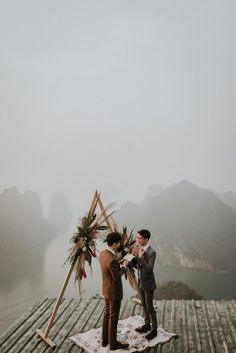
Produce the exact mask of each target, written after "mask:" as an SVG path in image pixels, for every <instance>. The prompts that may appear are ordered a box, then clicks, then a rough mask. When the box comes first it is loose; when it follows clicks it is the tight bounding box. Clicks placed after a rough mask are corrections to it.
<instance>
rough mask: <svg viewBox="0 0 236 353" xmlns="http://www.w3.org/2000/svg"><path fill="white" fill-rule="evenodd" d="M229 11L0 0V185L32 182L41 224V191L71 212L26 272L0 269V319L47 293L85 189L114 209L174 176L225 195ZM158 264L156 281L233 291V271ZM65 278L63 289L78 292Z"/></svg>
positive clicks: (231, 148)
mask: <svg viewBox="0 0 236 353" xmlns="http://www.w3.org/2000/svg"><path fill="white" fill-rule="evenodd" d="M235 10H236V3H235V1H233V0H225V1H224V2H222V1H220V0H207V1H206V0H204V1H203V0H198V1H192V0H178V1H176V0H165V1H163V0H162V1H150V0H147V1H140V0H135V1H134V0H130V1H123V0H122V1H104V0H100V1H93V0H91V1H79V0H76V1H73V0H68V1H61V0H51V1H45V0H41V1H29V0H21V1H16V0H11V1H0V50H1V55H0V163H1V174H0V193H2V191H4V190H5V189H6V188H9V187H12V186H16V187H17V188H18V190H19V192H20V193H22V194H23V193H24V192H25V191H26V190H31V191H33V192H35V193H36V194H37V195H38V196H39V200H40V203H41V204H42V208H43V214H44V217H45V220H42V219H41V218H40V222H44V221H45V222H46V218H47V217H48V213H49V204H50V200H51V197H52V195H53V194H54V193H58V192H59V193H62V194H63V195H64V196H65V198H66V200H68V205H69V206H68V207H70V208H71V211H72V213H73V220H72V223H71V225H70V230H69V231H67V232H66V231H65V233H66V234H64V233H63V234H60V237H55V238H54V239H53V240H50V241H48V244H46V243H45V248H44V250H41V251H42V253H40V252H38V257H39V259H38V262H37V263H36V260H34V261H35V263H34V264H33V263H32V264H31V270H32V271H31V272H32V273H33V274H32V276H31V277H32V278H31V277H30V273H26V276H25V277H24V276H23V275H22V276H19V281H18V282H17V281H15V280H12V279H10V276H9V279H8V282H9V283H5V282H4V281H2V288H1V300H2V302H1V307H0V309H1V310H3V308H4V307H6V311H5V314H4V317H3V320H2V321H1V322H0V324H1V325H2V326H0V331H1V330H3V329H5V327H6V326H7V325H8V324H10V322H12V321H14V320H15V319H16V318H17V317H18V315H19V314H20V313H22V312H24V311H25V310H26V308H27V307H28V306H29V305H30V304H31V303H34V302H35V299H36V298H38V297H40V296H45V297H46V296H47V297H49V296H57V293H58V292H59V290H60V287H61V285H62V283H63V281H64V277H65V275H66V273H67V270H68V266H64V267H63V263H64V261H65V259H66V256H67V248H68V245H69V238H70V237H71V235H72V234H73V232H74V230H75V229H76V224H77V221H78V218H79V217H81V216H83V215H84V213H85V212H86V211H87V210H88V208H89V206H90V203H91V199H92V197H93V193H94V191H95V190H96V189H98V190H99V191H101V198H102V200H103V202H104V204H107V203H109V202H113V201H117V202H118V207H119V205H120V204H122V203H124V202H126V201H127V200H132V201H134V202H136V203H137V204H139V203H140V202H141V201H143V200H144V198H145V196H146V195H147V191H148V188H149V187H150V185H152V184H156V183H158V184H159V185H161V186H162V187H163V188H167V187H168V186H170V185H172V184H173V183H178V182H180V181H181V180H188V181H190V182H192V183H194V184H196V185H198V186H199V187H200V188H207V189H211V190H216V191H217V192H225V191H227V190H231V191H233V192H234V193H236V144H235V138H236V119H235V112H236V99H235V98H236V97H235V92H236V67H235V62H236V49H235V33H236V22H235ZM157 188H158V187H157ZM16 193H17V192H16ZM232 195H233V194H232ZM232 195H231V196H232ZM19 197H20V196H19ZM232 197H233V196H232ZM234 201H235V199H234ZM13 203H14V202H13ZM217 205H218V203H216V206H217ZM217 207H218V206H217ZM222 207H223V206H222ZM29 209H30V206H29ZM209 209H210V207H209ZM227 210H228V209H227ZM227 210H226V211H227ZM226 211H225V209H224V211H222V212H223V213H222V214H225V212H226ZM212 212H213V211H212ZM227 212H228V213H230V212H231V213H232V212H233V211H232V210H228V211H227ZM227 212H226V213H227ZM39 213H40V212H39ZM228 213H227V214H228ZM37 215H38V214H37V212H36V216H37ZM11 217H12V214H11ZM37 217H38V216H37ZM37 217H36V219H38V218H37ZM220 217H221V214H220V215H219V219H221V218H220ZM153 218H155V217H153ZM233 218H234V216H233V215H232V217H231V218H230V219H233ZM1 219H2V220H4V214H2V218H1ZM16 219H17V217H16ZM19 219H20V218H19ZM227 220H228V218H227V219H226V220H225V224H228V223H227V222H228V221H227ZM8 221H9V224H11V218H10V217H9V219H8ZM40 222H39V224H41V223H40ZM26 223H27V222H26ZM167 223H168V222H167ZM6 224H7V223H6ZM12 225H13V226H16V227H17V226H18V223H17V222H16V223H15V224H14V222H12ZM27 226H28V224H27ZM3 229H4V227H3ZM32 229H34V227H33V226H32ZM40 229H41V228H39V229H38V233H36V234H40ZM232 229H233V230H232V232H231V228H230V230H229V231H228V233H227V232H225V234H226V235H229V236H232V234H234V233H233V232H234V229H235V228H234V227H233V226H232ZM7 231H9V232H8V233H9V234H10V230H9V229H7ZM223 231H226V229H225V228H224V229H223ZM8 233H7V232H6V234H8ZM16 233H17V232H16ZM16 233H14V232H12V234H11V235H12V239H11V241H12V244H14V235H15V234H16ZM23 233H24V232H23ZM49 233H50V232H49ZM231 233H232V234H231ZM180 234H182V233H181V232H180ZM18 235H19V234H18ZM2 236H3V238H1V239H4V236H5V234H1V237H2ZM18 238H19V239H18V241H19V243H20V235H19V237H18ZM229 239H231V238H229ZM5 240H6V244H5V245H8V244H7V241H8V240H9V239H8V238H6V239H5ZM9 244H10V243H9ZM229 244H230V243H229ZM229 244H228V246H229V248H230V245H229ZM103 245H104V244H103ZM29 246H30V245H29ZM220 246H221V245H219V247H220ZM9 248H10V246H9ZM10 249H11V248H10ZM16 251H17V249H16ZM34 251H35V250H34ZM5 253H6V252H5V250H3V255H4V256H5V255H6V256H8V253H6V254H5ZM10 253H11V252H10ZM33 255H34V252H33V250H32V256H33ZM4 256H3V259H5V260H6V259H7V257H6V258H5V257H4ZM19 256H20V255H19ZM16 260H17V261H18V260H19V259H16ZM6 261H7V260H6ZM25 261H26V262H27V261H28V260H27V257H26V260H25ZM22 262H24V261H22ZM13 265H14V264H13ZM13 265H12V266H13ZM13 268H14V266H13ZM22 268H23V267H22ZM22 268H21V271H22V272H23V270H22ZM34 271H35V275H34ZM37 271H38V272H37ZM158 271H159V275H158V282H160V281H162V280H163V281H164V280H168V279H177V280H178V279H181V280H183V281H184V282H186V283H188V284H189V285H190V286H191V287H193V288H195V287H194V286H195V285H196V289H197V290H199V292H200V293H203V294H204V296H205V297H206V298H212V292H214V293H215V298H232V296H233V295H234V293H235V287H234V286H233V283H235V274H225V275H224V274H212V275H211V274H209V273H205V272H204V271H203V272H199V271H198V270H197V272H196V271H195V270H193V271H192V270H191V269H190V270H181V271H180V270H178V271H177V270H173V269H167V268H163V269H160V270H159V269H158ZM26 272H27V271H26ZM28 272H30V271H28ZM8 274H9V273H8ZM27 276H28V277H30V278H28V277H27ZM93 276H94V277H93V278H97V279H98V280H97V281H93V280H92V281H93V282H92V281H91V278H92V277H91V276H90V275H89V278H88V281H87V282H86V281H85V283H84V290H85V294H86V295H88V296H91V295H94V294H96V293H98V292H99V293H100V292H101V288H100V287H101V283H100V282H101V281H100V277H99V276H100V272H99V267H98V266H96V265H94V275H93ZM213 276H214V279H213ZM209 278H211V279H210V280H209ZM211 280H212V282H211ZM213 281H214V283H215V286H216V287H214V286H213V284H212V283H213ZM224 281H227V285H225V284H224V283H226V282H224ZM71 282H72V283H70V285H69V287H68V293H67V295H68V297H71V296H78V291H77V288H75V287H74V286H73V281H71ZM91 282H92V284H93V285H91ZM230 286H231V287H230ZM210 287H211V288H210ZM221 288H222V289H224V288H227V291H228V292H227V293H223V292H221ZM131 294H132V290H131V289H130V287H129V286H128V284H127V282H126V281H125V297H127V296H129V295H131ZM15 309H17V310H15Z"/></svg>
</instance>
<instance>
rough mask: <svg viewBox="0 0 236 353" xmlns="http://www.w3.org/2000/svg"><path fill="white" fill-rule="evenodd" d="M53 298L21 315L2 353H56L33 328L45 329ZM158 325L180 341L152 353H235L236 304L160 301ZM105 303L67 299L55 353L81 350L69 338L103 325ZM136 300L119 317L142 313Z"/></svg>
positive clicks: (2, 341)
mask: <svg viewBox="0 0 236 353" xmlns="http://www.w3.org/2000/svg"><path fill="white" fill-rule="evenodd" d="M54 304H55V299H48V298H47V299H42V300H40V301H39V302H37V303H36V304H35V305H34V306H33V307H32V308H30V309H29V310H28V311H27V312H26V313H25V314H24V315H22V316H21V317H20V318H19V319H18V320H17V321H16V322H15V323H14V324H13V325H12V326H11V327H10V328H9V329H8V330H7V331H6V332H5V333H4V334H2V336H1V337H0V353H8V352H9V353H31V352H32V353H33V352H34V353H46V352H52V349H51V348H49V347H48V346H46V344H45V343H44V342H43V341H42V340H41V339H37V338H36V334H35V329H36V328H40V329H42V330H43V331H44V330H45V327H46V324H47V322H48V319H49V317H50V315H51V312H52V309H53V306H54ZM156 304H157V306H158V309H157V317H158V322H159V325H160V326H162V327H164V328H165V329H166V330H169V331H172V332H175V333H177V334H178V335H179V339H176V340H172V341H171V342H169V343H166V344H164V345H163V346H157V347H154V348H152V349H149V351H148V352H150V353H154V352H159V353H167V352H168V353H170V352H173V353H187V352H189V353H197V352H205V353H221V352H222V353H236V301H234V300H231V301H213V300H212V301H207V300H201V301H194V300H193V301H188V300H166V301H165V300H162V301H157V302H156ZM103 307H104V301H103V300H102V299H88V300H86V299H81V300H79V299H71V300H65V301H63V303H62V304H61V306H60V309H59V311H58V314H57V317H56V321H55V323H54V325H53V327H52V329H51V331H50V334H49V338H50V339H51V340H52V341H53V342H55V343H56V344H57V346H56V349H55V350H54V352H58V353H75V352H76V353H79V352H83V349H81V348H80V347H78V346H76V345H75V344H73V343H72V342H71V341H70V340H69V339H68V336H71V335H73V334H75V333H78V332H84V331H86V330H89V329H91V328H93V327H99V326H101V321H102V314H103ZM141 313H142V308H141V306H140V305H139V304H136V303H134V302H133V301H132V300H127V301H126V302H124V303H123V305H122V308H121V312H120V316H121V318H125V317H128V316H130V315H133V314H141Z"/></svg>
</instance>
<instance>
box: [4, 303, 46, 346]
mask: <svg viewBox="0 0 236 353" xmlns="http://www.w3.org/2000/svg"><path fill="white" fill-rule="evenodd" d="M46 301H47V299H46V298H41V299H40V300H38V301H37V302H36V303H35V304H34V305H33V306H32V307H30V308H29V310H28V311H27V312H25V313H24V314H22V315H21V316H20V317H19V319H18V320H17V321H15V322H13V323H12V325H11V326H10V327H9V328H8V329H7V330H6V331H5V332H4V333H2V335H1V336H0V347H1V345H2V344H3V343H4V342H5V341H6V340H7V339H8V338H9V337H10V336H12V334H13V333H14V332H16V331H17V330H18V329H19V328H20V327H21V326H22V325H24V323H25V322H26V321H27V320H28V319H29V318H30V317H31V316H32V315H33V314H34V313H35V312H36V311H37V310H38V309H39V308H40V306H42V305H43V304H45V303H46Z"/></svg>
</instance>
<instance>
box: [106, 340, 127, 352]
mask: <svg viewBox="0 0 236 353" xmlns="http://www.w3.org/2000/svg"><path fill="white" fill-rule="evenodd" d="M128 348H129V345H128V343H121V342H119V341H117V342H116V344H113V345H112V346H110V350H111V351H115V350H117V349H128Z"/></svg>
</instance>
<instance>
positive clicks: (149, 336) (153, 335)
mask: <svg viewBox="0 0 236 353" xmlns="http://www.w3.org/2000/svg"><path fill="white" fill-rule="evenodd" d="M156 336H157V329H154V330H152V331H151V332H149V333H148V334H147V335H146V336H145V338H146V339H147V340H148V341H151V340H152V339H153V338H155V337H156Z"/></svg>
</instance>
